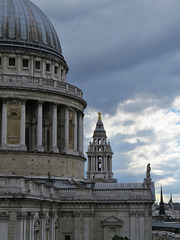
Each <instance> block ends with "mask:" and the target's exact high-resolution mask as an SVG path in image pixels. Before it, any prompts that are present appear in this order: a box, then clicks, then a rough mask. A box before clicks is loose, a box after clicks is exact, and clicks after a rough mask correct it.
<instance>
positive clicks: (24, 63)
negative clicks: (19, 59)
mask: <svg viewBox="0 0 180 240" xmlns="http://www.w3.org/2000/svg"><path fill="white" fill-rule="evenodd" d="M28 66H29V60H28V59H23V67H26V68H27V67H28Z"/></svg>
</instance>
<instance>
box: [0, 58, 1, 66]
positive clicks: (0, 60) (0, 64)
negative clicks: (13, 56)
mask: <svg viewBox="0 0 180 240" xmlns="http://www.w3.org/2000/svg"><path fill="white" fill-rule="evenodd" d="M0 65H1V57H0Z"/></svg>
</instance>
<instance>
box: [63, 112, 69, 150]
mask: <svg viewBox="0 0 180 240" xmlns="http://www.w3.org/2000/svg"><path fill="white" fill-rule="evenodd" d="M64 140H65V144H64V146H65V149H64V150H65V152H66V153H67V152H68V149H69V111H68V108H65V139H64Z"/></svg>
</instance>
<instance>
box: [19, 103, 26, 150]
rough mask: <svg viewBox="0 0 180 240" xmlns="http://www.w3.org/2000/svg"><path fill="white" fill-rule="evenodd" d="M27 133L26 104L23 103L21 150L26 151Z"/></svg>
mask: <svg viewBox="0 0 180 240" xmlns="http://www.w3.org/2000/svg"><path fill="white" fill-rule="evenodd" d="M25 131H26V102H25V101H22V102H21V130H20V145H21V146H20V149H21V150H24V151H26V150H27V147H26V145H25Z"/></svg>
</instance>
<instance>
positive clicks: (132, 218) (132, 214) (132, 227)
mask: <svg viewBox="0 0 180 240" xmlns="http://www.w3.org/2000/svg"><path fill="white" fill-rule="evenodd" d="M135 237H136V213H135V212H130V239H131V240H135Z"/></svg>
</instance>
